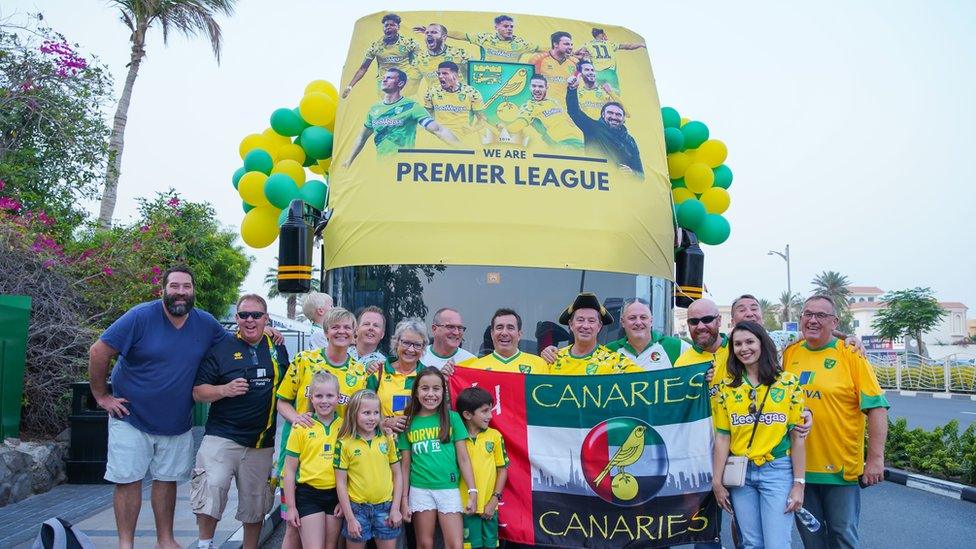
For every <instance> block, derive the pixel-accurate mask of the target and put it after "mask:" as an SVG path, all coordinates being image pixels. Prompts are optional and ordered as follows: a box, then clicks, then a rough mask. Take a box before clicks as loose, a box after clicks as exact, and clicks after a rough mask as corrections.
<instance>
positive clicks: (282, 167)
mask: <svg viewBox="0 0 976 549" xmlns="http://www.w3.org/2000/svg"><path fill="white" fill-rule="evenodd" d="M271 173H273V174H275V173H283V174H285V175H287V176H288V177H290V178H291V179H292V181H294V182H295V184H296V185H298V186H299V187H301V186H302V185H304V184H305V168H303V167H302V165H301V164H299V163H298V162H295V161H294V160H279V161H278V163H277V164H275V165H274V168H272V169H271Z"/></svg>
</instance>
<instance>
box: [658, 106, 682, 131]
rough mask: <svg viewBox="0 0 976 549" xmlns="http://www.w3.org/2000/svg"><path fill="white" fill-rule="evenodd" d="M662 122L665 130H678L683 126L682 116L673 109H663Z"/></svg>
mask: <svg viewBox="0 0 976 549" xmlns="http://www.w3.org/2000/svg"><path fill="white" fill-rule="evenodd" d="M661 120H662V121H663V122H664V127H665V128H678V127H679V126H681V115H680V114H678V111H676V110H674V109H672V108H671V107H661Z"/></svg>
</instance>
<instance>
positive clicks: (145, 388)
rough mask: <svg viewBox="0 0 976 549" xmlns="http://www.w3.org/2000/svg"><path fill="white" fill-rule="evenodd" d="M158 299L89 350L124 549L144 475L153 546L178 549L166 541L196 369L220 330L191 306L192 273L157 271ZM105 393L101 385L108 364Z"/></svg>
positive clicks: (186, 447) (188, 454) (185, 469)
mask: <svg viewBox="0 0 976 549" xmlns="http://www.w3.org/2000/svg"><path fill="white" fill-rule="evenodd" d="M162 291H163V298H162V299H161V300H156V301H150V302H147V303H141V304H139V305H136V306H135V307H133V308H131V309H129V311H128V312H126V313H125V314H124V315H122V317H120V318H119V319H118V320H116V321H115V322H114V323H112V325H111V326H109V327H108V329H107V330H105V332H104V333H103V334H102V336H101V337H100V338H99V339H98V341H96V342H95V343H94V344H93V345H92V346H91V350H90V351H89V364H88V374H89V377H90V379H91V391H92V395H94V397H95V400H96V401H97V402H98V406H99V407H101V408H103V409H105V410H106V411H107V412H108V414H109V419H108V465H107V467H106V470H105V480H107V481H109V482H113V483H115V498H114V506H115V521H116V526H117V527H118V532H119V547H122V548H131V547H132V545H133V542H134V535H135V527H136V520H137V519H138V518H139V510H140V507H141V506H142V479H143V478H145V477H146V474H147V473H148V474H151V475H152V479H153V483H152V496H151V497H152V508H153V515H154V516H155V519H156V540H157V547H162V548H166V549H176V548H178V547H180V545H179V544H177V543H176V540H175V538H174V537H173V510H174V507H175V506H176V483H177V482H179V481H184V480H187V479H189V478H190V469H191V468H192V466H193V435H192V434H191V432H190V428H191V424H190V409H191V408H192V406H193V382H194V380H195V379H196V373H197V366H199V364H200V361H201V360H202V359H203V357H204V355H206V353H207V351H208V350H209V349H210V347H212V346H213V345H215V344H217V343H218V342H220V341H221V340H222V339H223V338H224V337H226V333H225V332H224V329H223V328H222V327H221V326H220V324H219V323H218V322H217V321H216V320H215V319H214V317H213V316H211V315H210V314H209V313H207V312H205V311H201V310H199V309H195V308H194V307H193V303H194V290H193V274H192V273H191V272H190V270H189V269H188V268H187V267H173V268H171V269H169V270H167V271H166V272H165V273H164V274H163V287H162ZM115 357H118V360H117V362H116V363H115V367H114V368H113V369H112V393H111V394H109V392H108V390H107V388H106V384H105V381H106V377H107V375H108V370H109V363H110V362H111V360H112V359H113V358H115Z"/></svg>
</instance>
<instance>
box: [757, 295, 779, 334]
mask: <svg viewBox="0 0 976 549" xmlns="http://www.w3.org/2000/svg"><path fill="white" fill-rule="evenodd" d="M759 309H760V310H762V317H763V327H764V328H766V329H767V330H770V331H772V330H779V329H780V327H781V324H780V323H779V314H778V313H779V309H780V307H779V305H778V304H776V303H773V302H772V301H770V300H768V299H763V298H760V299H759Z"/></svg>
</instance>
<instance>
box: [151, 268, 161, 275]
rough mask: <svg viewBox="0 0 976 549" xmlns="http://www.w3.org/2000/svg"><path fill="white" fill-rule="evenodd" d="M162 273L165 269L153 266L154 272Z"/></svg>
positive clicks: (156, 273) (155, 273)
mask: <svg viewBox="0 0 976 549" xmlns="http://www.w3.org/2000/svg"><path fill="white" fill-rule="evenodd" d="M162 273H163V270H162V269H160V268H159V267H153V268H152V274H154V275H158V274H162Z"/></svg>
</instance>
